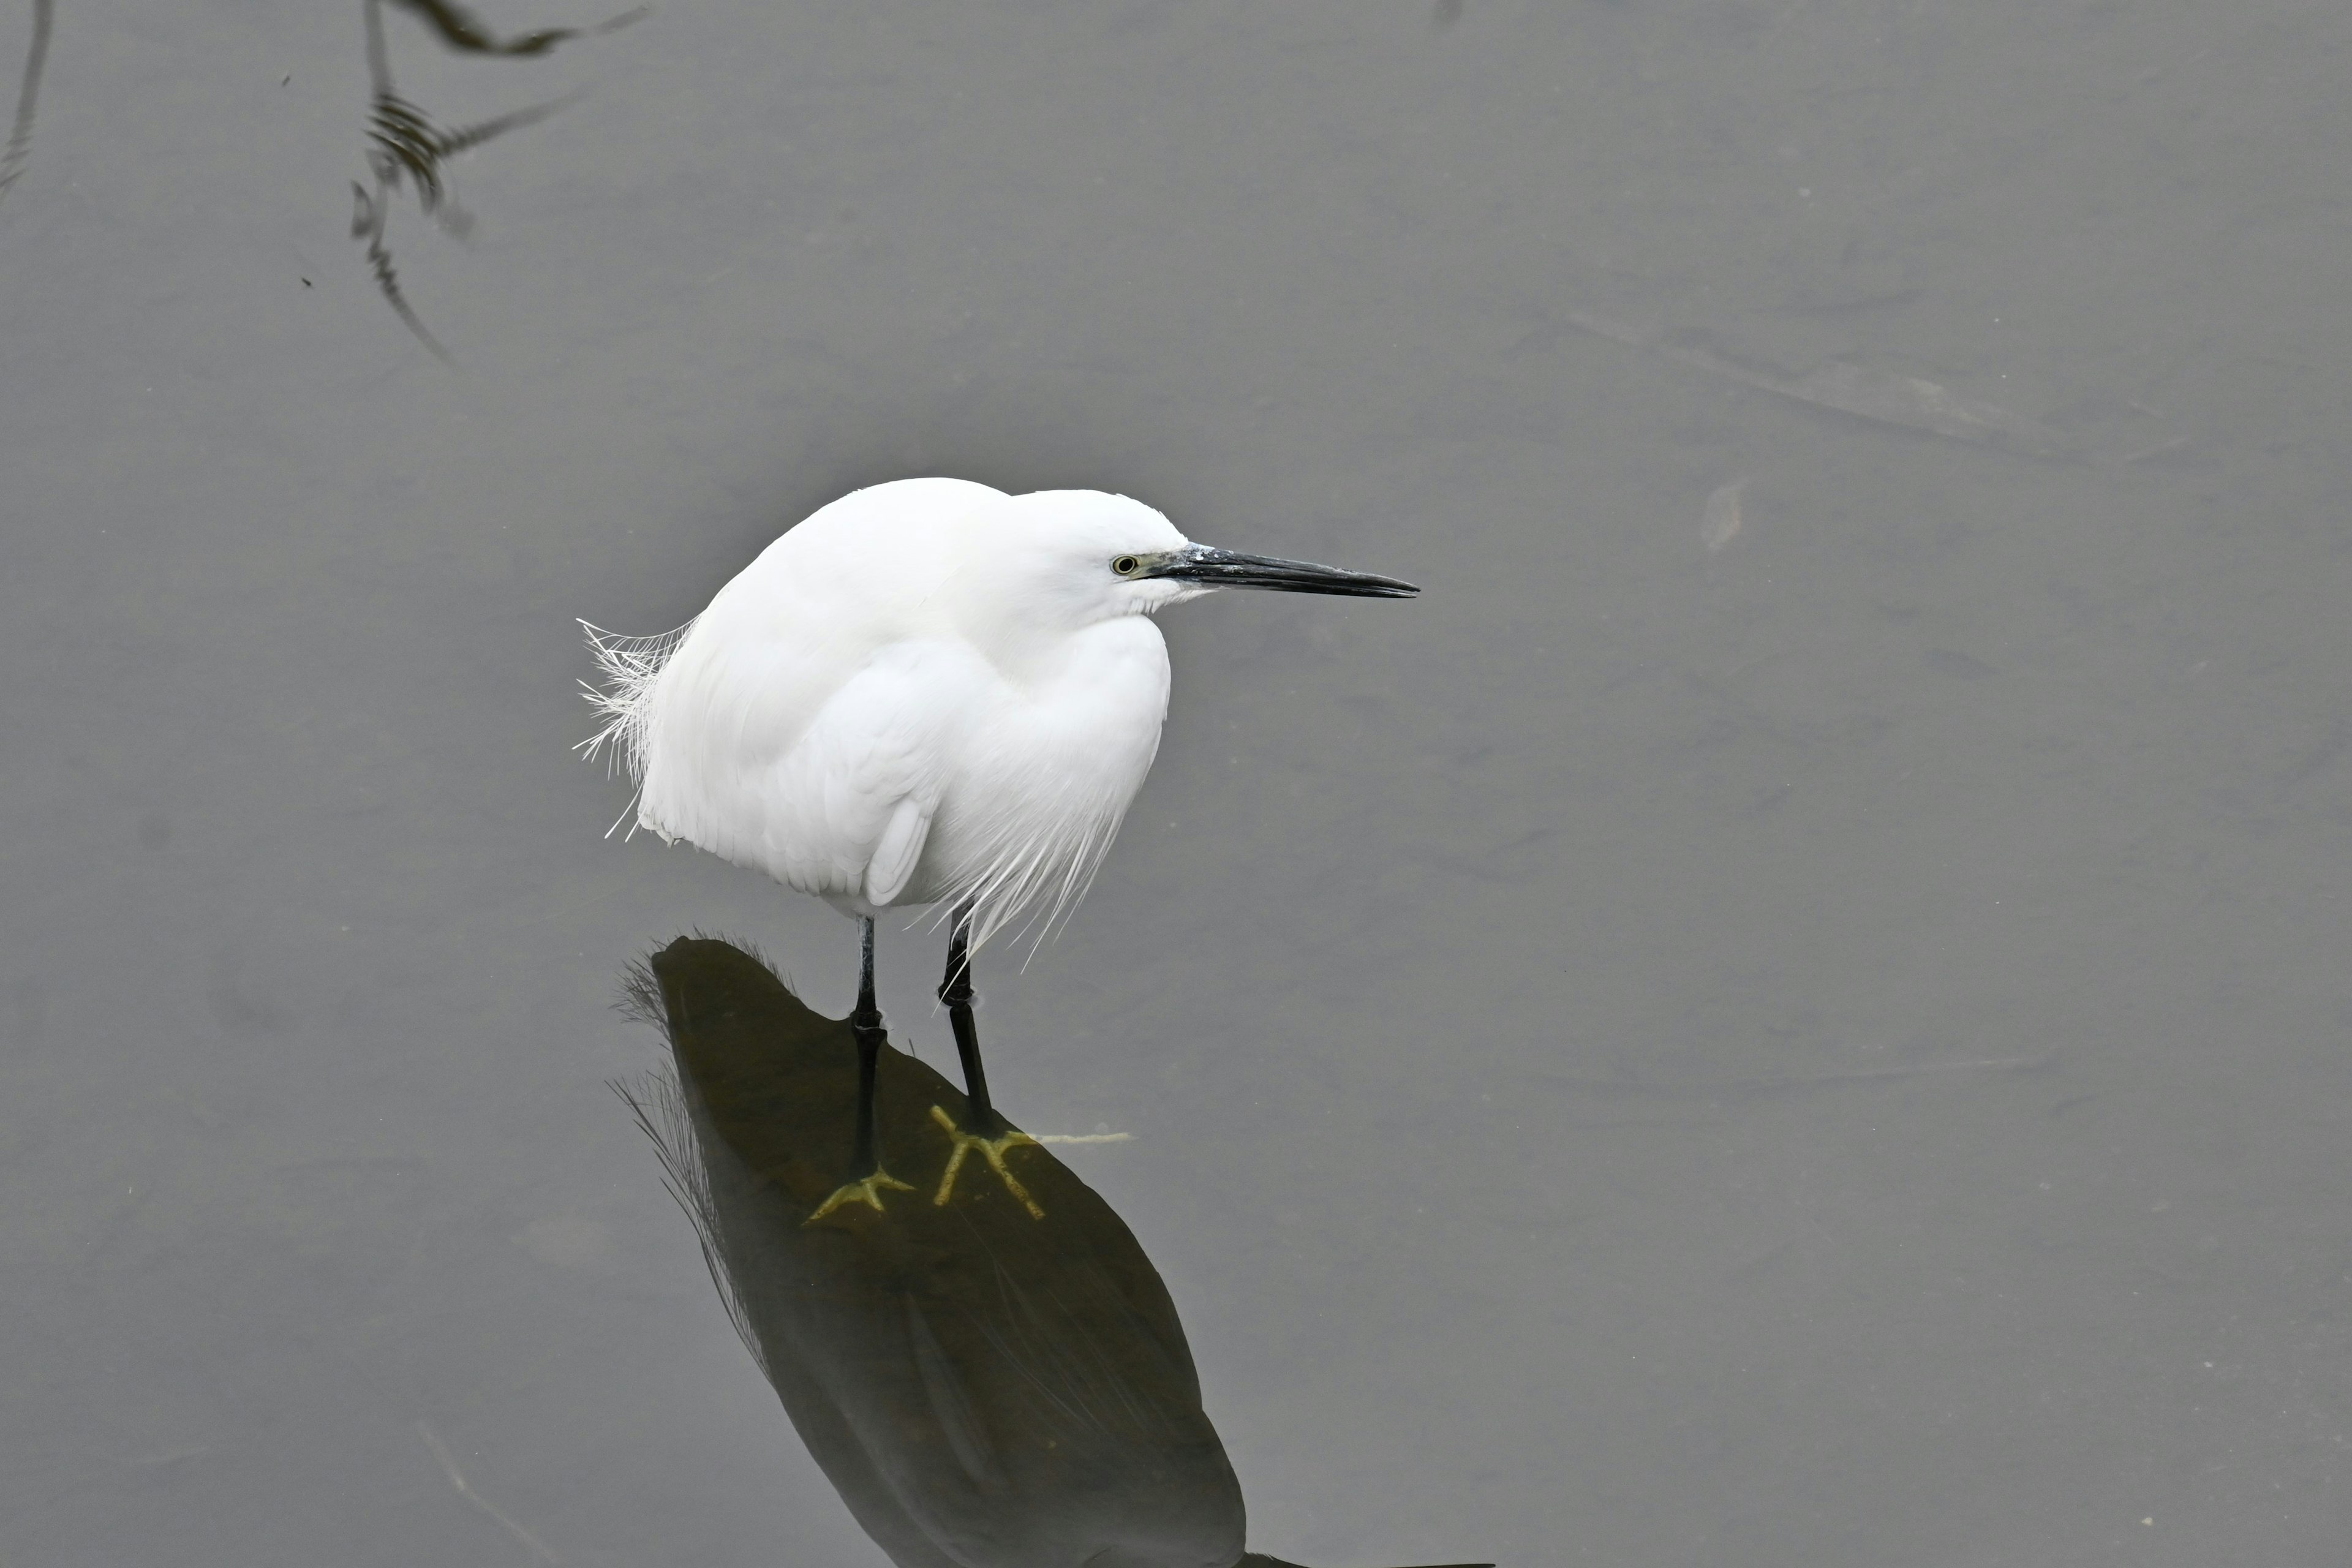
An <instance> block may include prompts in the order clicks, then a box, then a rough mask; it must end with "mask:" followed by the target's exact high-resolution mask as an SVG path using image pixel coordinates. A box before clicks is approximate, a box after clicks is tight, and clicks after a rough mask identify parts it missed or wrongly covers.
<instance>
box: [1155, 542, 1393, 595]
mask: <svg viewBox="0 0 2352 1568" xmlns="http://www.w3.org/2000/svg"><path fill="white" fill-rule="evenodd" d="M1136 575H1137V576H1139V577H1169V578H1173V579H1174V580H1175V581H1177V582H1179V583H1198V584H1201V586H1202V587H1203V588H1274V589H1278V590H1280V591H1281V592H1283V593H1286V594H1338V595H1344V596H1346V597H1348V598H1351V599H1410V598H1412V597H1414V596H1415V595H1419V594H1420V592H1421V590H1420V589H1418V588H1416V587H1414V586H1413V585H1412V584H1410V583H1400V582H1398V581H1397V580H1396V579H1395V578H1393V577H1375V576H1373V575H1372V574H1370V573H1369V572H1342V571H1340V570H1339V568H1338V567H1337V566H1318V565H1316V564H1315V563H1313V562H1311V561H1284V560H1280V559H1278V558H1276V557H1275V556H1272V555H1244V554H1243V553H1242V552H1240V551H1238V550H1218V549H1215V548H1213V546H1210V545H1206V544H1188V545H1186V546H1184V547H1183V548H1182V549H1181V550H1171V551H1170V552H1168V553H1167V554H1165V555H1162V556H1160V557H1159V558H1158V559H1157V560H1151V559H1149V558H1147V560H1146V563H1145V565H1144V568H1143V570H1142V571H1140V572H1138V573H1137V574H1136Z"/></svg>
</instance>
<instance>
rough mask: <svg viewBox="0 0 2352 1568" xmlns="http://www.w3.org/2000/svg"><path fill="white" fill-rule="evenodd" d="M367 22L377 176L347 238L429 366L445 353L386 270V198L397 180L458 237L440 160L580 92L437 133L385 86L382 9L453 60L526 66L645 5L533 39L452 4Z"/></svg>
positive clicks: (381, 0) (461, 225) (356, 196)
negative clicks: (420, 31)
mask: <svg viewBox="0 0 2352 1568" xmlns="http://www.w3.org/2000/svg"><path fill="white" fill-rule="evenodd" d="M362 3H363V7H364V12H363V14H364V16H365V20H366V24H367V61H368V81H369V84H370V88H371V93H370V97H369V102H368V153H367V163H368V172H369V173H370V174H373V175H374V176H375V189H374V190H373V191H371V190H369V189H368V188H367V187H366V186H365V185H362V184H359V183H358V182H357V181H353V182H352V238H353V239H364V240H366V241H367V258H368V265H369V266H370V267H371V268H373V269H374V271H375V283H376V288H377V289H378V290H380V291H381V292H382V293H383V297H384V300H385V302H386V303H388V304H389V305H391V307H392V308H393V310H394V311H395V312H397V313H398V315H399V317H400V319H401V321H403V322H404V323H405V324H406V326H407V328H408V330H409V331H412V332H414V333H415V334H416V340H417V342H421V343H423V344H424V345H425V347H426V348H428V349H430V350H432V351H433V353H434V355H435V356H436V358H439V359H443V360H446V359H447V358H448V357H449V353H448V351H447V350H446V349H444V348H443V347H442V346H441V344H440V343H439V342H438V341H436V339H435V338H434V336H433V334H432V333H431V332H429V331H426V330H425V322H424V321H422V320H421V319H420V318H419V317H418V316H417V314H416V311H415V309H414V308H413V307H412V306H411V305H410V304H409V302H408V297H407V296H406V295H405V294H404V293H402V292H401V289H400V275H399V274H398V273H397V272H396V271H394V268H393V265H392V247H391V246H389V245H388V244H386V243H385V240H384V234H385V231H386V230H387V229H388V228H389V227H390V226H391V222H392V196H393V193H394V192H395V191H397V190H399V189H400V187H401V185H402V184H403V183H404V182H405V183H407V184H413V185H414V186H415V188H416V205H417V206H418V207H419V208H421V209H423V211H424V213H425V216H427V217H429V218H432V219H433V220H434V221H435V222H436V223H437V224H439V225H440V226H441V228H442V230H443V231H444V232H445V233H448V234H451V235H457V236H460V237H462V236H463V235H464V234H465V233H466V232H467V229H469V228H470V227H471V226H473V219H472V217H471V216H469V215H468V214H467V211H466V209H465V208H463V207H462V206H459V205H457V199H456V198H455V196H454V195H451V193H450V190H449V182H448V170H447V168H446V163H448V161H449V160H450V159H452V158H454V157H456V156H457V154H458V153H465V152H470V151H471V150H472V149H474V148H476V147H478V146H480V145H481V144H482V143H483V142H488V141H489V140H490V139H491V138H492V137H495V136H502V135H504V134H505V133H506V132H509V131H513V130H517V129H520V127H522V126H525V125H529V124H531V123H533V122H534V121H541V120H544V119H546V118H547V117H548V116H549V115H551V114H552V113H554V112H555V111H556V110H559V109H562V107H563V106H564V105H565V104H567V103H570V102H571V101H572V98H575V97H577V96H578V94H576V93H575V94H572V95H569V96H567V97H563V98H559V99H557V100H554V101H553V102H551V103H541V104H534V105H532V106H531V107H530V108H528V109H518V110H514V111H513V112H511V113H508V114H500V115H497V116H495V117H493V118H491V119H488V120H483V121H476V122H475V123H473V124H471V125H461V126H457V127H454V128H444V127H442V126H438V125H436V124H434V123H433V121H432V119H431V118H430V117H429V116H427V115H426V114H425V111H424V110H421V109H419V108H417V107H416V106H415V104H413V103H411V102H409V101H408V100H406V99H404V98H402V97H401V96H400V92H399V89H396V88H395V87H394V85H393V80H392V54H391V51H390V49H389V48H388V47H386V45H385V42H384V36H383V7H384V6H385V5H396V6H398V7H399V8H400V9H402V10H404V11H406V12H408V13H410V14H411V15H413V16H415V17H416V18H417V19H418V20H419V21H421V22H423V23H424V24H425V26H427V27H429V28H431V29H432V30H433V32H434V33H435V34H436V36H438V37H439V38H440V39H441V41H442V43H443V44H445V45H446V46H447V47H449V48H450V49H451V50H453V51H454V52H456V53H458V54H468V55H489V56H500V57H504V58H509V59H528V58H533V57H535V56H539V55H543V54H545V53H547V52H548V51H549V50H550V49H552V48H554V47H556V46H557V45H558V44H561V43H564V42H566V41H568V40H570V39H572V38H583V37H591V36H593V35H594V34H598V33H609V32H612V31H613V30H614V28H617V27H625V26H628V25H629V24H630V23H632V22H634V21H635V20H637V19H638V18H639V17H641V16H644V15H645V10H644V8H643V7H639V8H638V9H636V10H634V11H626V12H624V13H622V14H621V15H620V16H615V17H614V18H613V19H612V20H610V21H608V22H604V23H600V24H598V25H597V26H593V27H546V28H541V30H540V31H538V32H535V33H520V34H517V35H516V36H515V37H510V38H501V37H499V36H498V35H497V34H496V33H493V32H491V31H490V30H489V29H488V27H485V26H483V25H482V24H481V23H480V22H479V21H478V20H476V19H475V18H474V17H473V16H469V15H467V12H466V11H465V10H464V9H462V8H461V7H459V6H457V5H453V4H451V3H450V0H362Z"/></svg>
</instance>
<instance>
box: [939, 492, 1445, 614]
mask: <svg viewBox="0 0 2352 1568" xmlns="http://www.w3.org/2000/svg"><path fill="white" fill-rule="evenodd" d="M988 512H989V515H988V516H987V518H986V520H985V526H984V527H983V528H982V529H981V530H980V531H977V532H976V533H975V535H974V538H973V544H974V546H975V557H974V559H973V560H972V562H971V573H972V576H971V581H972V582H973V585H974V586H980V585H981V584H982V582H985V584H986V591H987V593H988V596H989V597H990V598H992V600H994V601H995V603H996V605H998V606H1001V607H1003V608H1005V609H1011V610H1013V611H1014V613H1017V614H1019V615H1021V616H1024V617H1025V618H1028V619H1029V620H1030V623H1031V624H1032V625H1033V626H1036V627H1037V629H1040V630H1044V629H1046V628H1048V627H1051V628H1054V629H1061V630H1076V628H1077V627H1079V626H1090V625H1093V624H1094V623H1096V622H1097V621H1106V620H1111V619H1115V618H1118V617H1119V616H1138V615H1150V614H1151V613H1153V612H1155V611H1158V610H1160V609H1163V608H1165V607H1166V606H1168V605H1174V604H1181V602H1183V601H1184V600H1186V599H1192V598H1198V597H1199V596H1200V595H1202V594H1205V593H1208V592H1209V591H1210V590H1212V589H1214V588H1272V589H1277V590H1280V591H1283V592H1286V593H1293V594H1336V595H1349V596H1351V597H1357V598H1378V599H1409V598H1412V597H1413V596H1414V595H1417V594H1419V593H1420V592H1421V590H1420V589H1418V588H1416V587H1414V586H1413V585H1412V584H1410V583H1401V582H1398V581H1397V580H1396V579H1395V578H1393V577H1375V576H1372V575H1370V574H1368V573H1361V572H1342V571H1340V570H1339V569H1338V568H1337V567H1331V566H1318V565H1315V564H1314V563H1311V562H1306V561H1284V560H1280V559H1278V558H1276V557H1274V556H1270V555H1244V554H1243V553H1242V552H1239V551H1233V550H1219V549H1216V548H1214V547H1213V546H1210V545H1205V544H1195V543H1193V542H1192V541H1191V540H1189V539H1186V538H1185V537H1184V536H1183V534H1181V533H1180V532H1178V531H1177V529H1176V525H1175V524H1173V523H1171V522H1170V521H1168V520H1167V518H1165V517H1163V516H1161V515H1160V513H1159V512H1157V511H1155V510H1152V509H1151V508H1150V507H1148V506H1146V505H1144V504H1143V503H1142V502H1141V501H1139V500H1129V499H1128V498H1127V497H1125V496H1115V495H1106V494H1104V493H1103V492H1101V491H1099V490H1040V491H1038V492H1036V493H1035V494H1034V495H1024V496H1010V497H1007V498H1006V499H1005V500H1004V501H1003V503H1002V504H1001V505H998V506H993V507H991V508H989V509H988Z"/></svg>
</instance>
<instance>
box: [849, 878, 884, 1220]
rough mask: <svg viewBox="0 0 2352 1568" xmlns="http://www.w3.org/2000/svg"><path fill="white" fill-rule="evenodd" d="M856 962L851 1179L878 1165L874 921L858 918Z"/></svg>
mask: <svg viewBox="0 0 2352 1568" xmlns="http://www.w3.org/2000/svg"><path fill="white" fill-rule="evenodd" d="M857 924H858V927H859V941H858V946H859V949H860V952H859V957H858V966H857V1010H856V1012H854V1013H852V1014H850V1016H849V1032H850V1034H851V1036H852V1037H855V1038H856V1041H857V1144H856V1149H855V1150H854V1151H853V1152H851V1154H850V1156H849V1174H850V1176H851V1177H852V1178H853V1179H856V1178H860V1177H865V1176H870V1175H872V1174H873V1173H875V1172H876V1171H877V1170H878V1169H879V1168H880V1167H881V1162H880V1161H879V1160H877V1159H876V1158H875V1154H874V1114H875V1113H874V1072H875V1066H876V1064H877V1062H879V1061H880V1060H881V1058H882V1041H883V1033H882V1009H881V1008H879V1007H877V1006H876V1005H874V921H873V919H872V917H870V916H869V917H866V918H865V919H862V920H860V921H858V922H857Z"/></svg>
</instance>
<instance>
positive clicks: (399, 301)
mask: <svg viewBox="0 0 2352 1568" xmlns="http://www.w3.org/2000/svg"><path fill="white" fill-rule="evenodd" d="M44 3H46V0H44ZM387 4H389V5H397V6H399V7H400V8H401V9H402V10H404V11H406V12H408V13H410V14H411V15H412V16H415V17H417V18H418V19H419V20H420V21H422V22H424V23H425V25H426V26H428V27H430V28H431V29H432V30H433V31H434V32H435V33H436V34H437V35H438V36H439V37H440V38H441V40H442V42H443V43H445V44H446V45H447V46H448V47H450V48H452V49H455V50H457V52H458V53H460V54H470V55H498V56H505V57H508V58H530V57H533V56H538V55H543V54H545V53H547V52H548V51H549V50H550V49H552V48H554V47H555V46H556V45H558V44H560V43H562V42H564V41H565V40H567V39H571V38H583V37H593V36H594V35H596V34H599V33H609V32H612V31H613V30H614V29H615V28H618V27H625V26H628V25H629V24H630V23H632V22H634V21H635V20H637V19H638V18H639V17H640V16H644V15H645V14H646V8H645V7H644V6H639V7H637V8H636V9H635V10H632V11H625V12H623V13H622V14H621V15H620V16H615V17H614V18H613V19H612V20H610V21H608V22H603V23H599V24H598V25H597V26H593V27H548V28H542V29H541V30H540V31H538V32H535V33H522V34H518V35H517V36H515V37H511V38H504V39H502V38H500V37H498V36H497V35H496V34H494V33H492V32H490V31H489V29H488V28H487V27H485V26H482V25H481V23H479V22H478V21H477V20H475V19H474V18H473V17H472V16H469V15H467V13H466V12H465V11H464V10H462V9H461V8H459V7H458V6H456V5H450V4H448V3H447V0H364V5H365V17H366V23H367V59H368V82H369V87H370V96H369V101H368V151H367V164H368V172H369V173H370V174H373V176H374V177H375V188H374V189H373V191H371V190H370V189H369V188H368V187H367V186H365V185H362V184H360V183H359V182H358V181H356V180H354V181H353V182H352V238H353V239H364V240H365V241H367V259H368V265H369V266H370V267H371V268H373V270H374V272H375V281H376V288H377V289H379V290H381V291H382V293H383V297H384V300H385V302H386V303H388V304H390V305H391V306H392V308H393V310H394V311H396V312H398V314H399V316H400V319H401V321H403V322H404V323H405V324H406V325H407V327H408V330H409V331H412V332H414V333H415V334H416V340H417V342H421V343H423V344H424V345H425V347H426V348H428V349H430V350H432V351H433V353H434V354H435V355H436V357H438V358H440V359H442V360H444V361H446V360H447V359H448V358H449V353H448V351H447V350H446V349H445V348H443V347H442V346H441V344H440V343H439V342H437V341H436V339H435V338H434V336H433V334H432V333H431V332H429V331H426V330H425V323H424V321H422V320H421V319H420V318H419V317H418V316H417V314H416V311H415V308H414V307H412V306H411V305H410V304H409V302H408V298H407V296H406V295H405V294H404V293H403V292H402V291H401V288H400V274H399V272H398V271H397V270H396V269H395V268H394V266H393V261H392V247H391V246H390V245H388V244H387V243H386V242H385V232H386V230H387V229H388V228H389V226H390V225H391V219H392V195H393V193H394V192H395V191H397V190H398V189H400V187H401V185H402V184H403V183H404V182H405V183H407V184H411V185H413V186H414V187H415V191H416V205H417V206H418V208H419V209H420V210H422V211H423V212H424V214H425V216H427V217H430V218H432V219H433V220H434V221H435V222H436V223H437V224H438V225H440V226H441V229H442V231H443V232H444V233H446V234H451V235H456V236H458V237H463V236H464V235H465V233H466V232H467V229H468V228H470V227H471V226H472V225H473V218H472V217H471V216H470V215H468V214H467V212H466V210H465V208H464V207H462V206H460V205H458V204H457V198H456V196H455V195H453V194H452V193H451V191H450V189H449V180H448V172H447V170H446V167H445V165H446V163H447V162H448V160H450V159H451V158H454V157H456V156H457V154H458V153H464V152H467V151H469V150H471V149H473V148H476V147H478V146H480V145H481V144H482V143H483V142H488V141H489V140H491V139H492V138H493V137H497V136H502V135H504V134H505V133H506V132H509V131H513V130H517V129H519V128H520V127H522V126H525V125H529V124H531V123H533V122H534V121H541V120H544V119H546V118H547V117H548V116H549V115H551V114H553V113H554V112H555V111H556V110H559V109H562V108H563V107H564V106H565V105H566V104H568V103H570V102H572V100H574V99H576V98H578V97H579V96H580V95H579V94H578V93H576V92H573V93H567V94H565V95H564V96H563V97H562V98H559V99H556V100H552V101H551V102H548V103H541V104H534V105H532V106H531V107H530V108H528V109H518V110H513V111H512V112H510V113H507V114H500V115H497V116H494V117H492V118H491V119H488V120H483V121H476V122H475V123H474V124H471V125H461V126H457V127H455V128H451V129H444V128H443V127H441V126H437V125H436V124H434V122H433V121H432V118H431V117H430V116H429V115H427V114H426V113H425V111H424V110H422V109H419V108H417V107H416V106H415V104H413V103H410V102H409V101H408V100H405V99H404V98H402V97H401V96H400V92H399V89H397V88H396V87H394V84H393V79H392V55H391V50H390V49H389V47H387V46H386V44H385V42H384V34H383V7H384V5H387Z"/></svg>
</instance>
